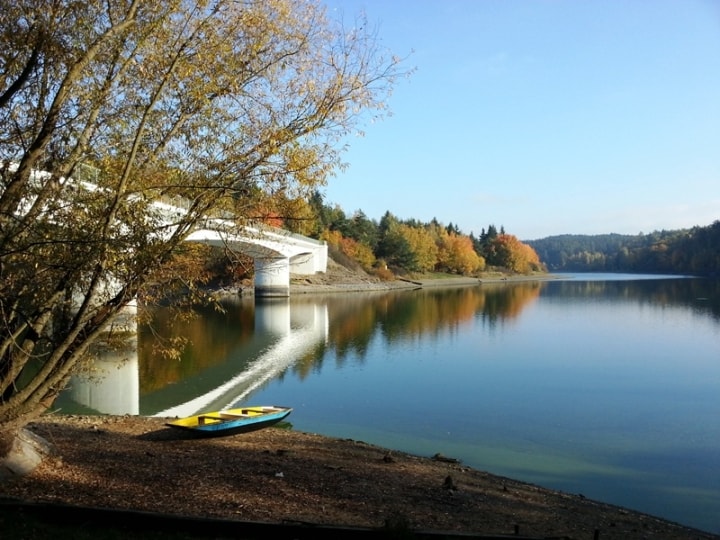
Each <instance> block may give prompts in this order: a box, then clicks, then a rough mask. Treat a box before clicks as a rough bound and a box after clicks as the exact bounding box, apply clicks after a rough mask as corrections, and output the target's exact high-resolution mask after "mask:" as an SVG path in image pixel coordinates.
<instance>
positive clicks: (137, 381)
mask: <svg viewBox="0 0 720 540" xmlns="http://www.w3.org/2000/svg"><path fill="white" fill-rule="evenodd" d="M223 304H224V308H225V311H224V312H220V311H217V310H213V309H207V310H201V313H200V314H199V315H200V316H198V317H192V318H185V319H177V318H175V317H171V316H170V313H169V312H168V311H165V310H158V312H157V313H156V316H155V318H154V320H153V322H152V323H150V324H148V325H146V326H142V327H140V328H139V329H138V335H137V336H135V337H133V338H130V339H128V340H127V343H126V347H125V348H123V349H122V350H112V351H111V350H107V351H104V350H99V351H97V354H96V358H95V360H94V362H93V364H92V366H90V368H88V369H85V370H83V371H82V372H81V373H78V374H76V375H75V376H73V378H72V380H71V383H70V384H69V385H68V389H67V390H66V391H65V392H64V393H63V395H62V396H61V397H60V399H58V402H57V404H56V405H57V406H59V407H60V409H61V410H64V411H65V412H96V413H101V414H143V415H158V416H189V415H191V414H195V413H196V412H198V411H201V410H207V409H222V408H225V407H228V406H231V405H233V404H235V403H238V402H242V400H243V399H244V398H245V397H246V396H247V395H248V394H249V393H250V392H252V391H253V390H255V389H257V388H258V387H259V386H261V385H262V384H264V383H266V382H267V381H269V380H271V379H273V378H276V377H279V376H282V374H283V372H284V371H285V370H286V369H287V368H288V367H289V366H290V365H291V364H292V363H293V362H294V360H295V359H297V358H303V357H304V356H305V355H307V354H308V352H310V351H313V350H314V349H315V348H316V347H318V346H320V345H322V344H324V343H325V341H326V340H327V335H328V316H327V308H326V306H324V305H322V304H314V303H309V302H305V303H295V304H294V305H293V306H292V308H291V305H290V302H289V300H288V299H287V298H268V299H257V300H256V301H255V302H254V303H252V302H251V303H248V302H247V301H243V300H242V299H227V300H226V301H224V302H223ZM138 336H139V339H138ZM175 336H186V337H188V338H189V339H190V342H189V343H188V345H187V346H186V347H185V348H184V350H183V351H182V354H181V356H180V359H179V360H174V359H169V358H167V357H166V356H164V355H163V354H161V353H160V352H158V350H156V349H155V348H154V346H153V345H154V344H153V342H154V340H156V339H160V340H163V341H172V339H173V337H175ZM138 342H139V343H140V345H139V346H138ZM139 358H142V361H139ZM141 396H142V399H141Z"/></svg>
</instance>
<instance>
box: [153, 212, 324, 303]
mask: <svg viewBox="0 0 720 540" xmlns="http://www.w3.org/2000/svg"><path fill="white" fill-rule="evenodd" d="M153 207H154V208H156V209H157V210H158V211H159V213H160V215H161V216H162V217H163V218H164V219H166V220H167V222H168V223H172V222H173V218H177V217H180V216H181V215H182V213H183V212H184V210H183V209H182V208H180V207H178V206H175V205H172V204H168V203H164V202H159V201H158V202H155V203H153ZM185 240H186V241H187V242H199V243H203V244H207V245H210V246H215V247H223V248H228V249H231V250H233V251H237V252H241V253H244V254H246V255H249V256H250V257H252V258H253V261H254V263H253V264H254V267H255V295H256V296H290V273H291V272H292V273H295V274H305V275H313V274H316V273H318V272H325V271H326V270H327V259H328V250H327V244H326V243H325V242H321V241H319V240H314V239H312V238H307V237H305V236H302V235H299V234H295V233H291V232H290V231H286V230H284V229H279V228H277V227H269V226H267V225H263V224H255V225H245V226H241V227H238V226H237V225H236V224H235V223H234V222H233V221H232V220H229V219H207V220H206V221H205V223H203V224H202V225H201V226H199V227H198V229H196V230H195V231H193V232H192V233H191V234H190V235H189V236H188V237H187V238H186V239H185Z"/></svg>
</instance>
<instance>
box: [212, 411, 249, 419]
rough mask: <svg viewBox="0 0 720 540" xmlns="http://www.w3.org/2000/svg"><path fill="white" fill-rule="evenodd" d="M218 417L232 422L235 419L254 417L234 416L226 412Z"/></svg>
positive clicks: (247, 415) (245, 415) (246, 415)
mask: <svg viewBox="0 0 720 540" xmlns="http://www.w3.org/2000/svg"><path fill="white" fill-rule="evenodd" d="M218 415H219V416H220V418H222V419H223V420H232V419H233V418H251V417H252V415H251V414H233V413H226V412H221V413H218Z"/></svg>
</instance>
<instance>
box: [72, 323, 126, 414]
mask: <svg viewBox="0 0 720 540" xmlns="http://www.w3.org/2000/svg"><path fill="white" fill-rule="evenodd" d="M137 346H138V341H137V333H136V334H134V335H132V336H131V337H128V338H127V340H126V341H125V342H124V347H123V348H122V349H119V350H99V351H98V352H97V354H96V360H95V361H94V362H93V364H92V366H91V367H90V368H89V369H88V370H86V371H83V372H82V373H80V374H77V375H73V376H72V378H71V379H70V384H69V386H68V390H67V392H68V394H69V396H70V399H72V401H74V402H76V403H79V404H81V405H84V406H85V407H89V408H90V409H92V410H93V411H97V412H100V413H103V414H116V415H120V414H138V413H139V410H140V376H139V365H138V354H137Z"/></svg>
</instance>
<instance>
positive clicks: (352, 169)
mask: <svg viewBox="0 0 720 540" xmlns="http://www.w3.org/2000/svg"><path fill="white" fill-rule="evenodd" d="M325 4H326V5H327V6H328V10H329V13H330V14H331V15H332V16H337V17H340V16H342V18H343V19H344V20H345V21H346V22H348V21H351V20H353V19H354V16H355V15H356V14H357V13H359V12H364V13H365V14H366V16H367V18H368V20H369V21H370V23H372V24H374V25H376V26H377V28H378V34H379V39H380V45H381V47H383V48H387V49H389V50H390V51H392V52H393V53H396V54H398V55H400V56H405V55H408V54H409V55H410V56H409V58H408V60H407V65H408V67H414V68H416V72H415V73H414V74H413V75H412V76H411V77H410V78H409V79H402V80H400V81H399V82H398V84H397V86H396V88H395V91H394V92H393V95H392V96H391V98H390V100H389V106H390V109H391V111H392V116H391V117H388V118H385V119H383V120H381V121H380V122H377V123H370V122H367V123H365V124H363V125H362V126H361V127H362V129H363V130H364V132H365V135H364V137H359V136H358V137H356V136H351V137H348V138H347V140H346V142H347V143H348V145H349V150H348V151H347V152H346V153H345V154H344V156H343V159H344V161H346V162H347V163H348V165H349V167H348V168H347V170H346V171H343V172H338V174H337V175H336V176H335V177H333V178H331V179H330V180H329V183H328V186H327V188H326V189H325V190H324V194H325V197H326V202H327V203H330V204H337V205H339V206H340V207H342V208H343V210H344V211H345V212H346V213H347V214H348V215H351V214H353V213H354V212H355V211H356V210H362V211H363V212H364V213H365V214H366V215H367V216H368V217H370V218H371V219H377V220H379V219H380V218H381V217H382V215H383V214H384V213H385V212H386V211H388V210H389V211H390V212H391V213H392V214H394V215H396V216H397V217H399V218H401V219H407V218H415V219H419V220H421V221H430V220H431V219H432V218H437V219H438V220H439V221H440V222H442V223H444V224H448V223H453V224H455V225H457V226H458V227H459V228H460V230H462V231H463V232H464V233H466V234H469V233H470V232H474V233H475V234H476V235H478V234H480V232H481V230H482V229H483V228H485V229H486V228H487V226H488V225H489V224H493V225H495V226H497V227H498V228H499V227H500V226H504V228H505V230H506V232H508V233H510V234H514V235H516V236H517V237H519V238H520V239H522V240H532V239H537V238H544V237H546V236H550V235H555V234H566V233H568V234H604V233H612V232H614V233H621V234H638V233H641V232H643V233H649V232H652V231H654V230H661V229H666V230H672V229H679V228H685V227H692V226H694V225H703V226H704V225H710V224H711V223H712V222H714V221H715V220H718V219H720V1H719V0H652V1H650V0H624V1H622V0H594V1H590V0H533V1H530V0H413V1H411V0H325Z"/></svg>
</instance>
